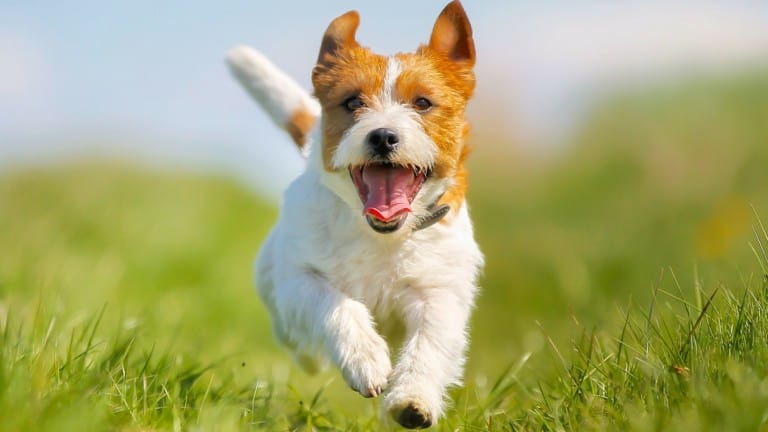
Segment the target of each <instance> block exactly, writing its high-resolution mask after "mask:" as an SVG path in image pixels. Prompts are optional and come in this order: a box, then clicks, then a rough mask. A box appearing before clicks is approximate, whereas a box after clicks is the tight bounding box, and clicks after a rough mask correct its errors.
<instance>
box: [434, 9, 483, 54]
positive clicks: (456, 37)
mask: <svg viewBox="0 0 768 432" xmlns="http://www.w3.org/2000/svg"><path fill="white" fill-rule="evenodd" d="M429 47H430V48H431V49H433V50H435V51H437V52H438V53H440V54H443V55H445V56H447V57H448V58H449V59H451V60H453V61H454V62H457V63H463V64H466V65H468V66H470V67H472V66H474V65H475V42H474V41H473V40H472V26H471V25H470V24H469V18H467V13H466V12H464V7H463V6H461V2H459V0H454V1H452V2H450V3H448V5H447V6H446V7H445V9H443V11H442V12H440V16H438V17H437V21H436V22H435V27H434V28H433V29H432V36H431V37H430V39H429Z"/></svg>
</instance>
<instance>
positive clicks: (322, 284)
mask: <svg viewBox="0 0 768 432" xmlns="http://www.w3.org/2000/svg"><path fill="white" fill-rule="evenodd" d="M283 274H284V275H286V274H287V275H288V276H286V277H283V278H280V279H281V280H280V281H278V283H277V284H276V285H277V287H276V288H277V289H276V290H275V303H276V304H277V309H278V313H279V314H280V318H281V321H282V323H283V325H284V327H285V329H286V331H287V332H288V334H289V338H291V339H292V340H293V341H295V342H297V343H296V345H297V346H298V349H299V350H301V349H306V348H302V347H307V346H313V345H314V346H316V345H317V344H318V342H319V343H321V344H322V345H323V346H324V347H325V350H326V353H327V354H328V356H329V357H330V358H331V359H332V360H333V362H334V363H335V364H336V366H337V367H338V368H339V370H340V371H341V373H342V375H343V376H344V379H345V380H346V381H347V383H348V384H349V386H350V387H352V388H353V389H354V390H356V391H358V392H360V394H361V395H363V396H365V397H376V396H378V395H380V394H381V392H382V391H383V390H384V389H385V388H386V386H387V381H388V379H389V375H390V373H391V372H392V364H391V362H390V359H389V348H388V346H387V343H386V341H384V339H383V338H382V337H381V336H380V335H379V334H378V333H377V332H376V330H375V328H374V323H373V318H372V317H371V314H370V312H369V311H368V308H366V307H365V305H364V304H362V303H360V302H359V301H356V300H354V299H351V298H349V297H348V296H346V295H345V294H344V293H342V292H340V291H339V290H337V289H335V288H333V287H331V286H330V285H329V284H328V282H327V281H326V280H325V279H324V278H323V277H322V276H321V275H318V274H316V273H313V272H306V271H301V270H295V271H293V272H284V273H283Z"/></svg>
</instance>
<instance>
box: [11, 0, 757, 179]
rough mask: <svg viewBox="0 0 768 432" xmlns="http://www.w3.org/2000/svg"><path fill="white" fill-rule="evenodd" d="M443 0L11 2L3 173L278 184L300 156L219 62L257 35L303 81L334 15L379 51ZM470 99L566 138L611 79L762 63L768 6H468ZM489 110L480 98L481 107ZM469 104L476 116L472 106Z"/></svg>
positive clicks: (547, 139) (401, 43)
mask: <svg viewBox="0 0 768 432" xmlns="http://www.w3.org/2000/svg"><path fill="white" fill-rule="evenodd" d="M443 6H444V1H413V0H411V1H404V0H389V1H386V2H383V1H376V2H352V1H349V0H345V1H341V0H330V1H323V2H318V1H308V0H301V1H300V0H283V1H281V2H259V1H256V0H249V1H240V0H237V1H219V2H201V1H189V0H186V1H181V0H166V1H163V2H156V1H148V0H133V1H103V0H101V1H91V0H68V1H55V0H32V1H30V0H3V1H2V2H1V3H0V171H2V170H4V169H9V168H13V167H16V166H18V165H19V164H21V163H30V162H32V163H35V162H40V161H49V160H58V159H62V158H73V157H75V158H77V157H93V156H102V157H117V156H120V157H129V158H134V159H139V160H142V161H146V162H149V163H153V164H158V165H161V166H170V167H184V168H188V167H194V168H199V169H204V170H213V171H219V172H226V173H229V174H233V175H235V176H237V177H238V178H240V179H242V180H244V181H246V182H247V183H248V184H250V185H252V186H254V187H255V188H257V189H260V190H263V191H266V192H268V193H271V194H274V193H276V191H279V189H281V188H282V187H283V186H284V185H285V184H286V182H288V181H289V180H290V178H292V177H293V176H295V175H296V173H298V172H299V171H300V170H301V168H302V160H301V159H300V157H299V156H298V154H297V153H296V152H295V150H294V148H293V147H292V145H291V144H290V141H289V140H288V138H287V137H286V136H285V135H284V134H283V133H282V132H280V131H278V130H277V129H276V128H275V127H274V126H272V124H271V123H270V122H269V121H268V119H267V117H266V116H265V115H264V114H263V113H262V112H261V111H260V110H259V109H258V108H257V107H256V105H255V104H254V103H253V102H252V101H250V100H249V99H248V98H247V96H246V95H245V93H244V92H243V91H242V89H240V88H239V87H238V86H237V84H236V83H235V81H234V80H233V79H231V77H230V76H229V73H228V71H227V69H226V67H225V65H224V62H223V56H224V53H225V52H226V51H227V50H228V49H229V48H230V47H233V46H235V45H239V44H248V45H251V46H253V47H255V48H257V49H259V50H261V51H262V52H264V53H265V54H266V55H267V56H268V57H270V58H271V59H272V60H273V61H274V62H275V63H276V64H277V65H278V66H280V67H281V68H283V69H285V70H286V71H287V72H288V73H289V74H290V75H291V76H293V77H295V78H296V79H297V80H298V81H299V82H300V83H301V84H302V85H304V86H305V87H306V88H309V87H310V85H309V74H310V70H311V68H312V65H313V62H314V60H315V59H316V56H317V49H318V47H319V42H320V38H321V36H322V33H323V31H324V30H325V28H326V26H327V25H328V23H329V22H330V20H331V19H333V18H334V17H336V16H338V15H340V14H342V13H343V12H345V11H347V10H349V9H357V10H359V11H360V13H361V26H360V29H359V31H358V40H359V41H360V42H361V43H363V44H364V45H367V46H370V47H372V48H373V49H374V50H375V51H376V52H379V53H382V54H391V53H395V52H399V51H409V50H412V49H414V48H415V47H416V46H417V45H418V44H420V43H423V42H426V41H427V40H428V37H429V32H430V30H431V27H432V24H433V23H434V20H435V18H436V17H437V15H438V13H439V11H440V10H441V9H442V7H443ZM464 6H465V9H466V10H467V13H468V14H469V16H470V20H471V21H472V24H473V27H474V34H475V42H476V44H477V52H478V64H477V75H478V90H477V98H476V101H475V103H476V104H483V103H486V104H488V105H491V104H492V106H493V109H494V110H495V113H496V116H497V117H498V118H502V119H503V118H507V117H508V118H509V120H510V123H511V124H514V125H515V126H516V128H517V130H518V132H519V133H521V134H522V135H524V136H525V137H527V140H523V141H529V142H535V143H537V145H538V144H541V143H544V144H543V145H545V146H550V147H557V146H558V145H559V143H561V142H563V141H565V139H564V137H565V136H567V134H568V132H569V131H571V130H572V128H573V125H574V124H578V121H579V119H580V118H581V116H583V115H584V113H585V112H588V110H589V107H590V104H591V103H592V102H593V101H594V100H597V99H599V97H600V96H601V95H603V94H605V93H606V92H607V91H609V90H613V89H616V88H621V87H623V86H628V85H637V84H638V83H640V84H642V83H646V82H649V81H659V80H665V79H673V78H674V77H676V76H681V75H685V74H691V73H702V72H718V73H719V72H728V71H737V70H741V69H744V68H748V67H753V66H755V65H758V64H764V63H766V62H767V61H768V2H766V1H762V0H755V1H728V0H717V1H715V0H697V1H661V0H646V1H626V2H616V1H591V0H584V1H564V0H563V1H532V0H531V1H529V0H517V1H512V0H509V1H471V0H466V1H465V2H464ZM473 112H474V113H476V115H482V112H483V110H482V109H475V110H474V111H473ZM470 115H473V114H472V113H470Z"/></svg>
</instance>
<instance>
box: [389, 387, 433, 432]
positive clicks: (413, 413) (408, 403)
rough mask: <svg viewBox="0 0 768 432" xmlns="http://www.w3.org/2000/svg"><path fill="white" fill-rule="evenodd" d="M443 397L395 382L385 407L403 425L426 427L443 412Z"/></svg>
mask: <svg viewBox="0 0 768 432" xmlns="http://www.w3.org/2000/svg"><path fill="white" fill-rule="evenodd" d="M441 405H442V404H441V399H440V397H439V396H437V395H432V396H431V397H430V396H429V395H427V394H425V393H421V394H420V393H416V392H414V391H408V390H406V389H404V388H399V387H398V385H397V384H393V387H392V389H391V391H390V392H389V393H388V394H387V396H386V398H385V400H384V409H385V410H386V411H387V412H388V413H389V415H390V416H391V417H392V418H393V419H394V420H395V421H396V422H398V423H399V424H400V425H401V426H402V427H404V428H408V429H424V428H428V427H430V426H432V425H433V424H434V423H435V422H436V421H437V418H438V417H440V415H441V413H442V408H441Z"/></svg>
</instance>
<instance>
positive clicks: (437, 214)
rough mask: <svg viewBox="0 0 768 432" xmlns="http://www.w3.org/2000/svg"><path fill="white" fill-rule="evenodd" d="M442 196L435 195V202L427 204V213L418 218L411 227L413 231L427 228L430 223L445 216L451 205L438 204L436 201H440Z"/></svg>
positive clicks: (434, 222) (436, 221)
mask: <svg viewBox="0 0 768 432" xmlns="http://www.w3.org/2000/svg"><path fill="white" fill-rule="evenodd" d="M442 197H443V196H442V195H440V196H439V197H437V199H436V200H435V202H433V203H432V204H430V205H429V206H427V210H428V211H429V214H428V215H427V216H425V217H423V218H422V219H420V220H419V222H417V223H416V226H414V227H413V230H414V231H420V230H423V229H424V228H429V227H431V226H432V225H434V224H436V223H438V222H440V220H441V219H442V218H444V217H445V215H447V214H448V212H449V211H451V206H449V205H448V204H440V205H438V204H437V202H438V201H440V198H442Z"/></svg>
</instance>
